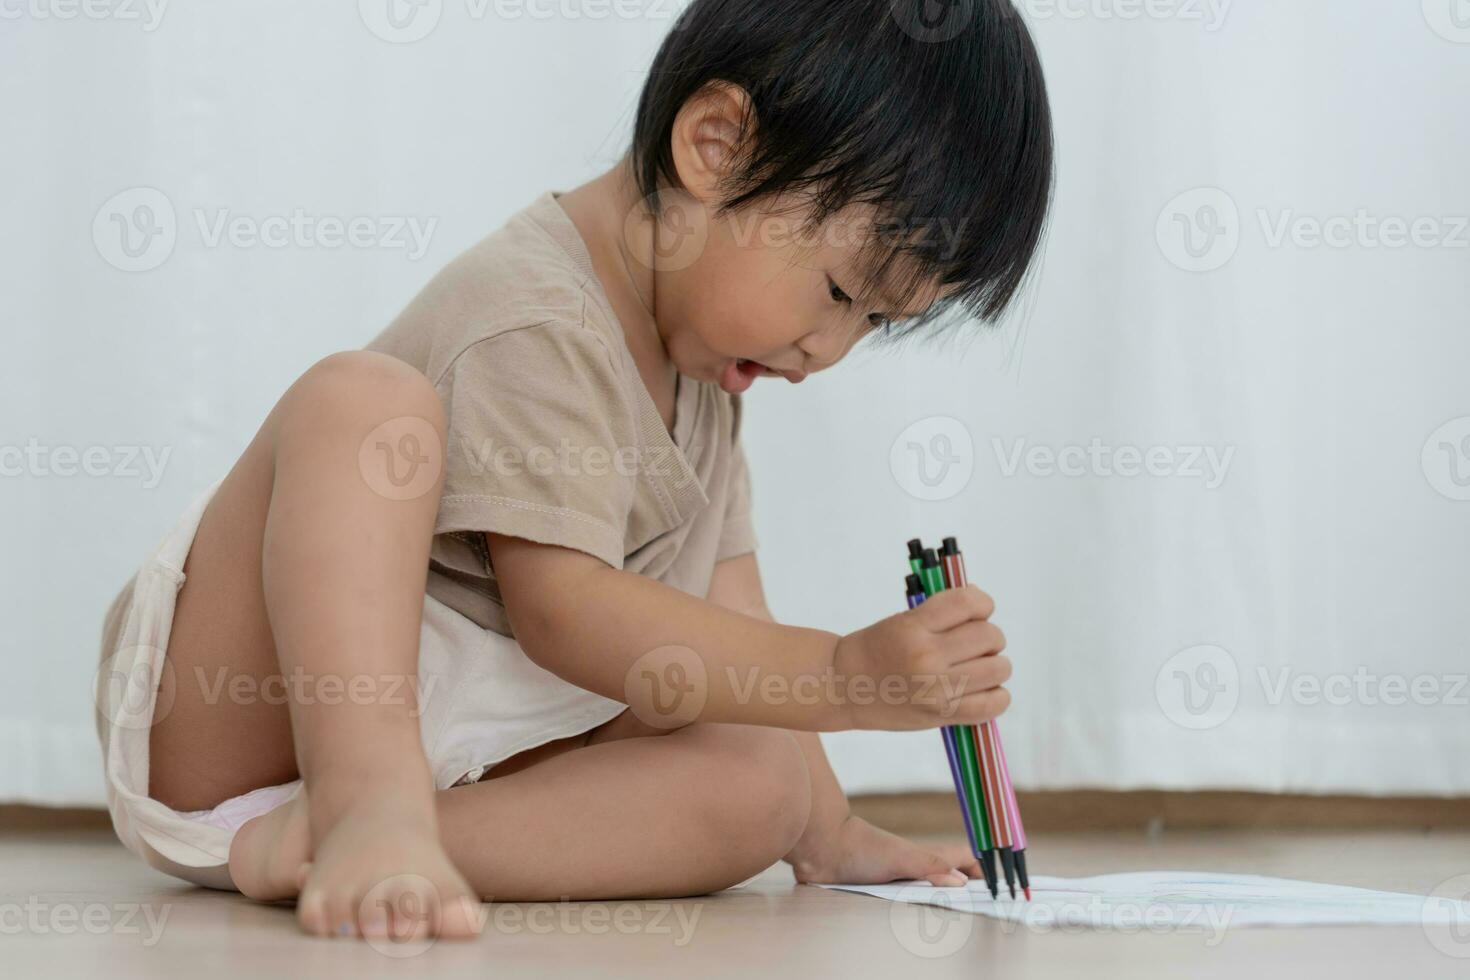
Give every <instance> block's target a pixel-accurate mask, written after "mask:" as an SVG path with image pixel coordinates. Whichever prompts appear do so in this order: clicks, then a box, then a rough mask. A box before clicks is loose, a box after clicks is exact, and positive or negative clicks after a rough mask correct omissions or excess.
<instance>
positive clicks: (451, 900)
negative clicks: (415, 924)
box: [439, 893, 485, 939]
mask: <svg viewBox="0 0 1470 980" xmlns="http://www.w3.org/2000/svg"><path fill="white" fill-rule="evenodd" d="M451 894H452V893H451ZM484 927H485V917H484V914H483V907H482V905H481V903H480V901H479V899H477V898H475V897H474V896H473V895H469V894H452V897H448V898H445V899H444V901H443V903H442V904H441V905H440V907H439V935H441V936H443V937H444V938H445V939H472V938H474V937H475V936H478V935H479V934H480V931H481V930H482V929H484Z"/></svg>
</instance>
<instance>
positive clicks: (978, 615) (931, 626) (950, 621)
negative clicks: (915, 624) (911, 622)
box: [913, 585, 995, 633]
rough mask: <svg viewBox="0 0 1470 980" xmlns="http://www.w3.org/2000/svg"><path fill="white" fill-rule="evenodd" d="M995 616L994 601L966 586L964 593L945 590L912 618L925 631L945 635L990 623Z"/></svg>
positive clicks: (979, 591) (955, 590) (976, 589)
mask: <svg viewBox="0 0 1470 980" xmlns="http://www.w3.org/2000/svg"><path fill="white" fill-rule="evenodd" d="M994 612H995V600H994V599H992V598H990V596H989V595H987V594H986V593H984V592H982V591H981V590H980V588H979V586H975V585H967V586H965V587H964V588H962V589H946V590H944V591H943V592H941V593H939V594H938V595H936V596H934V597H933V598H932V599H926V600H925V601H924V602H923V603H922V604H921V605H920V606H918V608H916V609H914V611H913V615H914V616H916V617H917V618H918V621H919V622H920V623H922V624H923V625H924V627H925V628H926V629H928V630H931V631H933V632H935V633H942V632H945V631H946V630H952V629H954V628H955V627H956V626H959V625H960V624H961V623H966V622H969V621H971V620H976V619H989V618H990V616H991V614H992V613H994Z"/></svg>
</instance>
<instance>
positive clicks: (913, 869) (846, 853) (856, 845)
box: [791, 816, 980, 887]
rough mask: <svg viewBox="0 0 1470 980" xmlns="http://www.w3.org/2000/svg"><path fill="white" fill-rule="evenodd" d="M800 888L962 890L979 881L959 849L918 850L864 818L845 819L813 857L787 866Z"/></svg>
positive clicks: (966, 851) (966, 854)
mask: <svg viewBox="0 0 1470 980" xmlns="http://www.w3.org/2000/svg"><path fill="white" fill-rule="evenodd" d="M791 867H792V870H793V871H794V872H795V873H796V880H797V881H799V882H802V883H803V884H821V885H829V884H847V885H878V884H882V883H884V882H887V881H906V880H908V879H910V878H917V879H921V880H924V881H928V882H929V883H930V884H932V885H938V886H941V887H960V886H963V885H964V884H965V882H966V881H968V880H969V879H970V878H978V877H980V867H979V865H977V864H976V863H975V858H974V856H973V855H972V854H971V853H970V850H969V848H967V847H964V846H963V845H947V846H944V847H935V848H928V847H920V846H918V845H917V844H913V843H910V842H909V841H906V840H904V839H903V838H902V837H897V836H894V835H893V834H890V833H889V832H888V831H886V830H879V829H878V828H877V827H874V826H873V825H872V824H870V823H868V822H867V821H866V820H861V819H859V818H857V817H852V816H849V817H848V818H847V819H846V820H844V821H843V822H842V823H841V824H839V825H838V826H837V827H836V828H835V830H834V831H833V832H832V833H831V834H829V835H828V836H826V837H825V838H823V840H822V841H821V842H820V845H819V846H818V847H817V848H816V849H815V850H814V853H811V854H805V855H802V857H801V858H799V859H793V860H792V862H791Z"/></svg>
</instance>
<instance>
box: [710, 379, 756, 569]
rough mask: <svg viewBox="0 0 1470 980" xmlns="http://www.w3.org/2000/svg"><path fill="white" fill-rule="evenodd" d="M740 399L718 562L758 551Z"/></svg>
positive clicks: (717, 551)
mask: <svg viewBox="0 0 1470 980" xmlns="http://www.w3.org/2000/svg"><path fill="white" fill-rule="evenodd" d="M740 416H741V410H740V399H739V396H738V395H737V396H736V398H735V421H734V426H733V429H734V437H733V438H734V450H733V453H732V455H731V461H730V479H729V483H728V486H727V489H726V497H725V520H724V524H723V525H722V527H721V529H720V544H719V548H718V549H717V550H716V552H715V561H724V560H726V559H727V558H738V557H739V556H740V555H745V554H749V553H750V552H752V551H755V550H756V548H757V546H758V545H759V542H758V541H757V540H756V536H755V523H754V521H753V518H752V514H751V501H750V468H749V466H748V465H747V464H746V461H745V446H744V445H743V444H742V442H741V440H740Z"/></svg>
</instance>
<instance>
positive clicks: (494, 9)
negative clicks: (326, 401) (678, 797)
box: [0, 0, 1470, 804]
mask: <svg viewBox="0 0 1470 980" xmlns="http://www.w3.org/2000/svg"><path fill="white" fill-rule="evenodd" d="M680 6H682V4H677V3H674V2H672V0H668V2H659V0H648V2H646V3H642V4H641V5H640V4H632V5H622V6H620V7H615V8H614V7H610V8H608V9H621V10H624V11H632V12H634V13H635V14H636V16H617V15H611V16H601V17H598V16H594V15H593V14H592V13H591V11H593V10H594V9H603V8H602V7H600V6H598V5H595V4H593V5H578V4H571V5H570V6H567V5H558V4H536V3H532V2H530V0H528V2H527V3H526V4H524V5H505V4H499V5H497V4H477V3H453V2H450V0H445V2H444V3H442V4H441V3H431V4H420V5H408V4H404V3H401V2H397V0H393V2H392V3H391V4H390V2H389V0H383V2H382V3H377V2H375V0H363V2H362V3H359V4H350V3H349V4H331V5H316V4H293V3H289V2H285V0H272V2H262V0H252V2H249V3H246V2H243V0H228V2H217V3H211V4H192V5H184V4H174V5H155V6H154V7H152V8H150V7H148V6H147V5H138V6H137V7H136V8H135V9H136V10H137V11H138V17H137V18H136V19H128V18H124V17H122V16H121V15H117V16H90V15H80V16H77V17H75V18H71V19H61V18H58V17H47V16H41V15H37V14H36V13H34V12H25V13H22V14H20V15H19V16H17V17H15V18H11V19H9V20H8V21H7V22H6V24H5V26H4V29H3V30H0V106H3V108H0V118H3V120H4V126H3V131H4V132H5V135H6V142H7V146H8V147H9V148H10V150H11V152H9V153H6V154H0V202H3V214H4V216H5V218H6V224H7V227H8V230H9V234H7V235H4V236H0V322H3V327H0V336H3V340H4V342H5V344H6V347H7V350H6V351H5V356H4V357H3V358H0V363H3V365H4V366H3V368H0V371H3V376H4V384H3V385H0V468H3V470H4V475H3V476H0V527H3V535H0V536H3V541H4V548H3V553H4V555H5V559H6V560H5V561H4V562H3V565H0V576H3V581H0V589H3V594H5V595H6V596H7V597H8V599H9V602H8V603H7V606H8V608H9V610H10V615H9V616H8V617H7V622H8V623H10V624H13V626H12V628H10V629H8V630H6V631H5V632H4V637H5V638H4V641H3V642H4V654H3V656H4V661H3V662H4V665H5V667H6V668H7V671H6V676H7V679H8V681H9V683H7V684H6V685H5V686H4V688H3V689H0V736H3V737H0V802H10V801H29V802H38V803H51V804H85V803H96V802H99V801H101V799H102V790H101V782H100V774H99V772H98V769H99V762H98V759H97V752H96V749H95V745H94V741H95V739H94V736H93V734H92V728H91V724H92V722H91V717H90V712H91V692H90V686H91V673H92V670H93V666H94V664H95V663H96V660H97V656H98V651H97V649H96V643H97V636H98V632H99V629H100V624H101V619H102V615H103V612H104V611H105V609H106V606H107V603H108V602H109V601H110V600H111V598H112V596H113V595H114V594H115V593H116V591H117V589H118V588H119V587H120V586H121V585H122V583H123V582H124V581H125V579H126V578H127V577H128V576H129V575H130V574H131V571H132V569H133V568H135V567H136V566H137V564H138V563H139V562H141V560H142V559H143V557H144V556H145V555H146V554H147V552H148V550H149V549H150V548H151V547H152V546H153V545H154V544H155V543H156V542H157V541H158V540H159V538H161V536H162V535H163V533H164V532H165V530H166V529H167V528H168V526H169V525H170V523H171V522H172V521H173V520H174V519H176V517H177V516H178V514H179V513H181V512H182V510H183V509H184V507H185V506H187V504H188V502H189V501H190V500H191V499H193V497H194V496H195V495H196V494H197V493H198V492H199V491H200V490H201V489H203V488H204V487H205V486H207V485H208V484H209V483H211V482H213V481H214V480H215V479H218V478H219V477H220V476H222V475H223V474H224V473H225V472H226V471H227V469H228V468H229V466H230V465H231V464H232V462H233V461H234V459H235V457H236V456H237V455H238V453H239V451H240V450H241V449H242V448H243V447H244V445H245V444H246V442H247V441H248V440H249V438H250V437H251V435H252V434H253V433H254V431H255V428H256V426H258V424H259V422H260V420H261V419H262V418H263V417H264V415H265V413H266V411H267V410H268V409H269V407H270V406H271V405H272V404H273V403H274V401H275V400H276V398H277V397H279V394H280V393H281V392H282V391H283V390H284V389H285V387H286V386H287V385H288V384H289V383H290V382H291V380H293V379H294V378H295V377H296V376H297V375H299V374H300V373H301V371H302V370H304V369H305V368H306V367H307V366H309V365H310V364H311V363H312V362H313V361H314V360H315V359H317V358H319V357H321V356H323V355H325V354H327V353H329V352H331V351H334V350H338V349H343V348H353V347H358V346H361V345H362V344H363V343H365V342H366V341H367V340H368V339H369V338H371V337H372V336H373V335H374V334H375V333H376V332H377V331H378V330H379V329H380V328H381V327H382V326H383V325H384V324H386V323H387V322H388V321H389V320H390V319H391V318H392V317H393V316H394V315H395V314H396V313H397V312H398V311H399V310H400V309H401V308H402V306H403V305H404V304H405V303H406V302H407V301H408V300H409V299H410V298H411V297H412V296H413V295H414V294H415V293H416V292H417V291H418V289H419V288H421V287H422V285H423V284H424V283H425V282H427V280H428V279H429V278H430V277H431V276H432V275H433V274H434V272H435V271H437V270H438V269H439V268H441V267H442V266H443V265H444V264H446V263H447V262H448V261H449V260H450V259H452V258H453V257H454V256H455V255H456V254H458V253H459V252H460V251H462V250H463V249H464V248H466V247H468V246H469V245H470V244H472V243H473V242H475V241H477V240H478V239H479V238H480V237H482V236H483V235H484V234H486V233H488V232H489V231H491V230H493V228H495V227H496V226H497V225H498V224H499V223H500V222H501V221H503V220H504V218H505V217H506V216H508V215H509V214H510V213H512V212H513V211H515V210H517V209H519V208H520V207H522V206H523V205H524V204H526V203H528V202H529V201H530V200H532V199H533V198H534V197H535V196H536V195H537V194H539V193H541V192H542V191H544V190H546V189H550V188H556V189H563V188H568V187H571V186H573V185H575V184H576V183H578V182H580V181H582V180H584V179H586V178H587V177H589V176H591V175H592V174H593V173H595V172H598V171H600V170H601V169H602V168H604V167H606V166H609V165H610V164H611V163H612V162H613V161H614V160H615V159H616V157H617V155H618V154H619V153H620V152H621V150H622V148H623V146H624V145H625V142H626V139H627V132H628V128H629V122H630V117H631V113H632V110H633V106H634V104H635V100H636V95H637V92H638V90H639V88H640V86H641V83H642V80H643V78H644V75H645V72H646V70H647V66H648V64H649V61H650V59H651V57H652V55H653V52H654V50H655V49H656V46H657V44H658V42H659V40H660V39H661V37H662V36H663V34H664V33H665V32H666V31H667V30H668V28H669V24H670V17H671V16H672V15H673V14H674V13H676V12H677V9H678V8H679V7H680ZM1022 7H1023V10H1025V12H1026V13H1027V15H1028V18H1029V19H1030V20H1031V22H1032V24H1033V29H1034V31H1035V34H1036V37H1037V39H1038V43H1039V46H1040V48H1041V52H1042V56H1043V60H1044V63H1045V66H1046V69H1047V73H1048V81H1049V85H1050V89H1051V95H1052V99H1053V105H1054V110H1055V115H1056V129H1057V137H1058V154H1059V156H1058V161H1059V172H1058V182H1057V188H1056V201H1055V209H1054V218H1053V222H1052V226H1051V229H1050V234H1049V238H1048V241H1047V247H1046V253H1045V261H1044V265H1043V266H1042V267H1041V268H1040V269H1039V270H1038V274H1037V276H1036V278H1035V280H1034V282H1033V283H1032V285H1031V288H1030V289H1029V291H1028V293H1027V295H1026V299H1025V304H1024V306H1023V307H1022V309H1021V310H1020V311H1019V315H1018V316H1017V318H1016V319H1015V320H1013V321H1012V322H1010V323H1009V324H1008V325H1006V326H1005V327H1004V328H1002V329H1001V330H999V331H994V332H986V331H978V330H973V329H971V330H963V329H962V330H960V331H958V332H957V334H956V335H955V337H953V338H951V339H949V340H947V341H945V342H944V343H938V344H919V345H914V346H911V347H909V348H907V349H904V350H902V351H895V352H881V351H864V352H860V353H859V354H856V355H854V357H853V359H852V360H851V361H850V362H849V363H846V364H844V365H842V366H841V367H840V368H838V369H836V370H835V371H833V372H832V373H831V374H829V375H823V376H822V377H819V378H814V379H812V380H811V381H809V382H808V383H806V384H804V385H802V386H800V387H799V388H793V387H789V386H785V385H782V384H778V383H774V382H769V381H767V382H761V383H760V384H759V385H758V386H757V388H756V390H754V391H753V392H751V393H750V394H749V395H748V396H747V397H746V399H745V404H746V413H747V415H746V423H745V426H746V428H745V440H746V445H747V451H748V453H749V456H750V459H751V466H752V472H753V479H754V488H755V498H756V504H755V507H756V520H757V523H758V528H759V531H760V537H761V541H762V551H761V555H760V557H761V562H762V568H763V572H764V576H765V580H766V584H767V588H768V591H769V594H770V603H771V606H772V608H773V609H774V610H775V611H776V613H777V614H778V616H780V617H781V618H782V619H784V620H787V621H790V622H793V623H801V624H805V625H814V626H821V627H824V628H828V629H833V630H838V631H844V632H845V631H848V630H852V629H856V628H859V627H861V626H863V625H866V624H867V623H870V622H872V621H874V620H876V619H878V618H880V617H882V616H885V615H888V614H890V613H893V612H897V611H898V610H900V609H901V608H902V606H903V592H902V575H903V571H904V547H903V546H904V542H905V541H906V540H907V539H908V538H910V537H913V536H915V535H923V536H924V537H925V538H926V539H929V540H934V541H937V540H938V539H939V538H940V537H942V536H945V535H956V536H958V537H959V539H960V543H961V545H962V546H963V547H964V549H965V552H966V556H967V560H968V565H969V571H970V577H971V579H972V580H973V581H975V582H976V583H977V584H980V585H981V586H982V587H984V588H986V589H987V590H988V591H990V592H992V593H993V594H994V595H995V596H996V598H997V602H998V611H997V614H996V620H997V622H998V623H999V624H1000V625H1002V626H1003V628H1004V629H1005V630H1006V633H1007V635H1008V637H1009V640H1010V649H1009V651H1008V652H1009V655H1010V656H1011V657H1012V658H1013V659H1014V660H1015V662H1016V677H1015V680H1014V682H1013V684H1012V685H1011V686H1012V689H1013V692H1014V694H1015V704H1014V707H1013V709H1012V711H1011V712H1010V713H1009V714H1008V715H1007V716H1006V717H1005V718H1004V719H1003V720H1002V722H1001V727H1002V731H1003V732H1004V735H1005V739H1006V748H1007V755H1008V757H1009V760H1010V763H1011V766H1012V769H1013V771H1014V774H1015V776H1016V779H1017V782H1018V784H1019V785H1022V786H1024V787H1029V788H1041V787H1045V788H1065V787H1111V788H1140V787H1162V788H1199V787H1223V788H1241V789H1260V790H1292V791H1301V792H1313V791H1321V792H1361V793H1370V794H1371V793H1426V794H1464V793H1466V792H1467V791H1470V761H1467V758H1470V756H1467V753H1465V752H1464V751H1463V750H1464V746H1465V731H1466V724H1465V723H1466V719H1467V717H1470V707H1467V701H1466V699H1467V697H1470V691H1467V690H1466V689H1465V687H1464V686H1463V680H1464V675H1465V673H1466V672H1467V670H1470V666H1467V663H1470V662H1467V658H1466V646H1465V644H1466V639H1465V638H1466V637H1467V636H1470V603H1467V602H1466V601H1465V596H1466V594H1467V593H1470V567H1467V562H1466V555H1467V554H1470V499H1467V498H1470V387H1467V385H1466V377H1467V375H1466V366H1467V365H1470V330H1467V327H1470V322H1467V319H1470V317H1467V313H1466V310H1467V309H1470V275H1467V273H1470V232H1467V230H1466V227H1465V216H1466V215H1470V184H1467V182H1466V181H1465V179H1464V162H1465V160H1466V159H1470V126H1467V125H1466V123H1465V114H1464V111H1463V95H1464V93H1465V92H1466V91H1467V90H1470V11H1467V10H1466V9H1465V7H1464V4H1463V2H1460V0H1445V2H1444V3H1443V4H1439V3H1437V0H1425V2H1424V3H1423V4H1398V5H1383V4H1377V3H1371V2H1369V0H1351V2H1341V0H1339V2H1330V0H1299V2H1296V3H1292V4H1270V3H1264V2H1249V3H1248V2H1245V0H1239V2H1235V3H1209V2H1201V3H1194V2H1189V3H1186V2H1183V0H1181V2H1178V3H1172V4H1171V3H1168V2H1164V3H1159V4H1150V5H1132V4H1125V3H1122V2H1112V3H1110V2H1107V0H1085V2H1084V0H1076V2H1064V0H1058V2H1056V3H1040V2H1032V3H1028V4H1022ZM1135 8H1137V9H1139V10H1142V11H1143V12H1142V13H1139V14H1138V15H1136V16H1126V15H1125V14H1124V11H1128V10H1134V9H1135ZM17 9H18V10H19V9H20V8H17ZM24 9H25V10H26V11H34V10H36V9H40V10H42V11H44V10H46V9H49V8H46V7H45V5H44V4H42V5H39V6H38V5H28V6H27V7H25V8H24ZM98 9H101V8H98ZM109 9H111V8H109ZM568 10H572V11H581V15H569V14H568V13H567V11H568ZM515 11H520V13H519V15H515ZM548 11H549V12H550V16H543V14H545V13H546V12H548ZM1149 11H1152V13H1150V12H1149ZM155 12H156V13H157V16H156V17H154V16H153V13H155ZM1196 14H1197V15H1198V16H1195V15H1196ZM353 228H356V229H357V231H358V233H357V234H355V235H349V234H348V230H349V229H353ZM827 742H828V745H829V747H830V749H831V752H832V755H833V758H834V761H835V764H836V765H837V767H838V769H839V773H840V775H841V776H842V777H843V779H844V781H845V782H846V783H847V784H848V786H849V788H851V789H854V790H864V791H896V790H907V789H924V788H929V789H941V788H943V787H945V786H946V785H947V779H948V776H947V772H946V769H945V762H944V755H943V751H942V748H941V744H940V741H939V736H938V735H937V734H935V733H933V732H925V733H916V734H910V735H892V734H876V733H863V734H848V735H839V736H833V737H829V738H828V739H827Z"/></svg>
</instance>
